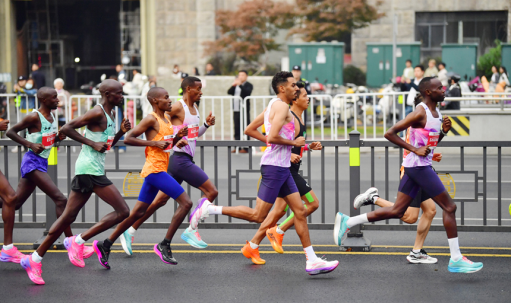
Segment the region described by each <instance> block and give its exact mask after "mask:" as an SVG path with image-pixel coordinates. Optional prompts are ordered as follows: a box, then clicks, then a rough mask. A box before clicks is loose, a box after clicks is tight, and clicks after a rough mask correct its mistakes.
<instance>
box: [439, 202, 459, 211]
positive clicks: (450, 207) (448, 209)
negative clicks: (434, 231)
mask: <svg viewBox="0 0 511 304" xmlns="http://www.w3.org/2000/svg"><path fill="white" fill-rule="evenodd" d="M456 209H458V206H456V204H455V203H452V204H449V205H447V206H446V207H445V209H444V211H445V212H447V213H456ZM435 212H436V211H435Z"/></svg>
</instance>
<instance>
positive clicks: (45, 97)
mask: <svg viewBox="0 0 511 304" xmlns="http://www.w3.org/2000/svg"><path fill="white" fill-rule="evenodd" d="M57 96H58V94H57V91H56V90H55V89H54V88H50V87H42V88H40V89H39V90H37V100H39V102H40V103H41V107H47V108H49V109H50V110H55V109H56V108H57V106H58V104H59V99H58V97H57Z"/></svg>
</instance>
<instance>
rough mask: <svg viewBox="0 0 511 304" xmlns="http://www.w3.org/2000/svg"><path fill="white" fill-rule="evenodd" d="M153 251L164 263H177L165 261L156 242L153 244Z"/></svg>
mask: <svg viewBox="0 0 511 304" xmlns="http://www.w3.org/2000/svg"><path fill="white" fill-rule="evenodd" d="M153 250H154V253H156V254H157V255H158V256H159V257H160V260H161V261H162V262H163V263H165V264H169V265H177V263H170V262H167V261H165V260H164V259H163V255H162V254H161V252H160V251H159V250H158V244H155V245H154V248H153Z"/></svg>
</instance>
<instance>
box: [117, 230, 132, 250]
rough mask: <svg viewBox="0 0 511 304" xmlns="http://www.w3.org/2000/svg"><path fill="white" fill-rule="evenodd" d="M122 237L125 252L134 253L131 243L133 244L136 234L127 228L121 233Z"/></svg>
mask: <svg viewBox="0 0 511 304" xmlns="http://www.w3.org/2000/svg"><path fill="white" fill-rule="evenodd" d="M120 239H121V245H122V249H124V252H126V254H127V255H133V251H132V250H131V244H133V241H134V240H135V236H134V235H133V234H130V233H129V232H128V230H126V231H124V232H123V233H122V234H121V237H120Z"/></svg>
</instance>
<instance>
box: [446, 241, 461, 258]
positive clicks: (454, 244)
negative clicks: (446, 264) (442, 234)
mask: <svg viewBox="0 0 511 304" xmlns="http://www.w3.org/2000/svg"><path fill="white" fill-rule="evenodd" d="M447 241H449V249H450V251H451V260H453V261H454V262H457V261H459V260H460V259H461V258H463V255H462V254H461V251H460V245H459V243H458V238H457V237H455V238H452V239H448V240H447Z"/></svg>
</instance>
